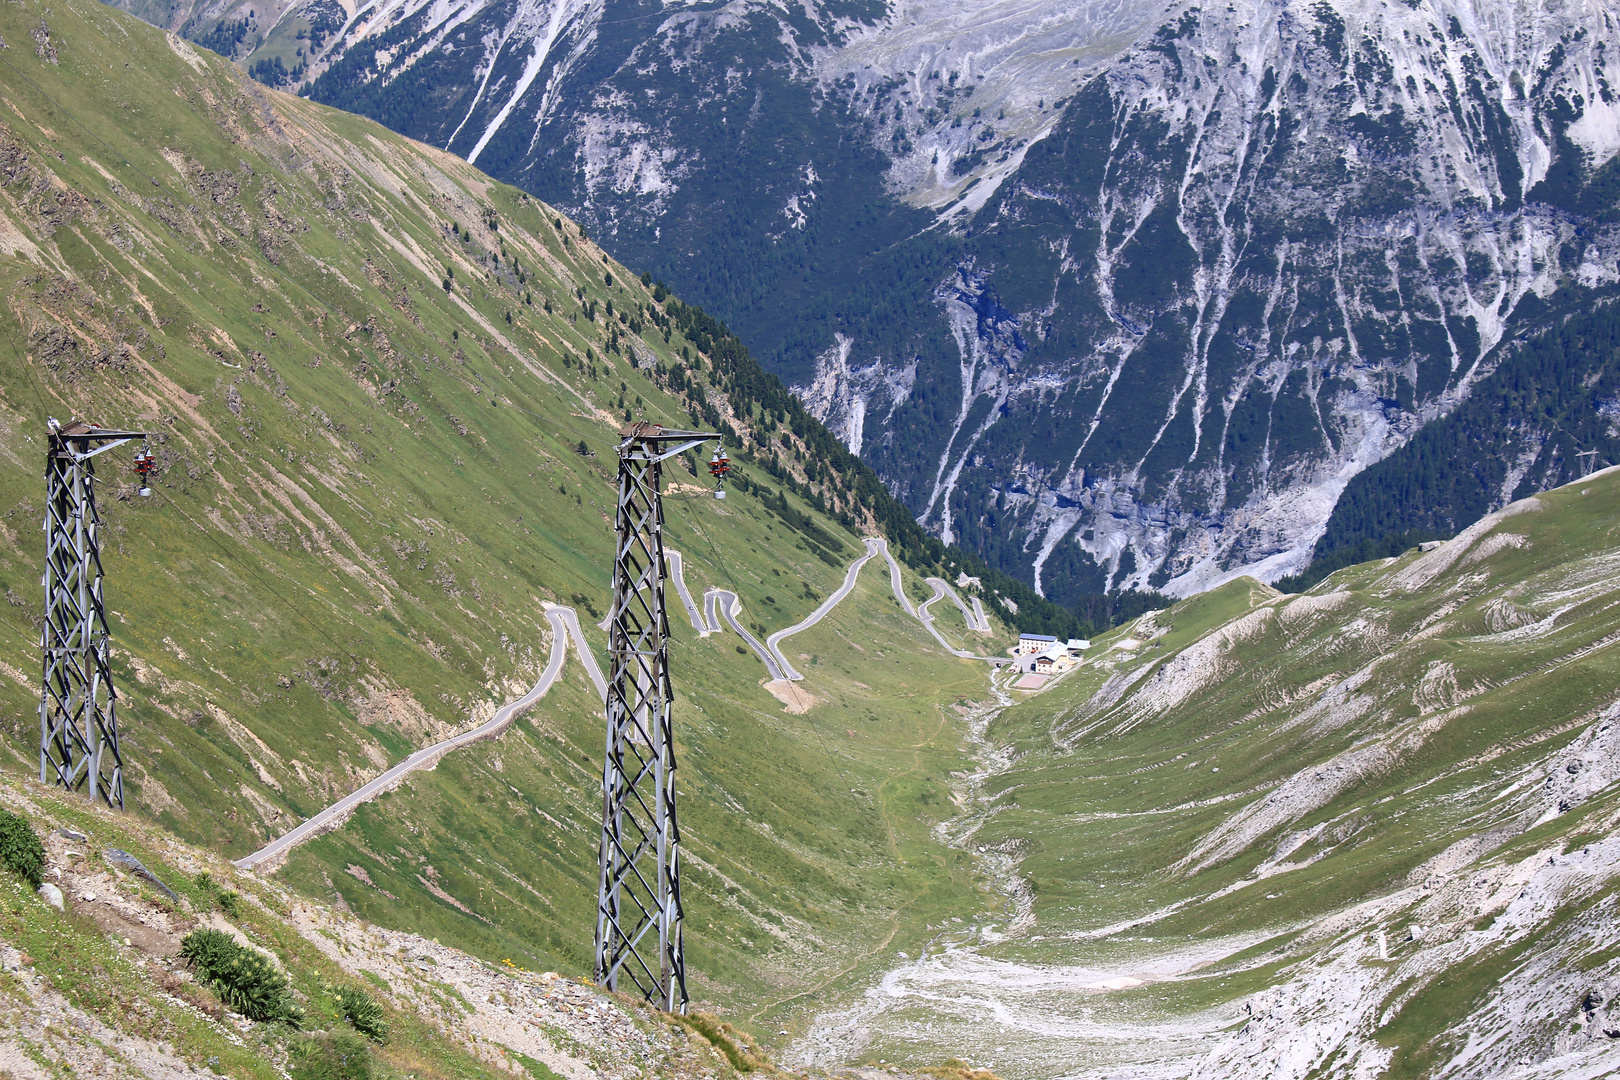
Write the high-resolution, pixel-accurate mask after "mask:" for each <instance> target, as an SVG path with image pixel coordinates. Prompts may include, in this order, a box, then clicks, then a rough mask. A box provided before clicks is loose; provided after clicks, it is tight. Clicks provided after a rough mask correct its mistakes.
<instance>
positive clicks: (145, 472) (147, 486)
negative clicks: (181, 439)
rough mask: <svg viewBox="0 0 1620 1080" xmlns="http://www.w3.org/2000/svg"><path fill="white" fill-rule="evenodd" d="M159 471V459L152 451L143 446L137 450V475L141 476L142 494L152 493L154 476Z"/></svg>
mask: <svg viewBox="0 0 1620 1080" xmlns="http://www.w3.org/2000/svg"><path fill="white" fill-rule="evenodd" d="M156 472H157V460H156V459H155V458H153V457H152V451H150V450H148V449H146V448H144V447H143V448H141V449H140V450H138V451H136V452H135V475H136V476H139V477H140V478H141V489H140V494H142V495H151V494H152V476H153V474H155V473H156Z"/></svg>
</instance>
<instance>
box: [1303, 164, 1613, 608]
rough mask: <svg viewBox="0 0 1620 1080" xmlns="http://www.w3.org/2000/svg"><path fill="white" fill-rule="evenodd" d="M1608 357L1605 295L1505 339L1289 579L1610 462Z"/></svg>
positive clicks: (1439, 532)
mask: <svg viewBox="0 0 1620 1080" xmlns="http://www.w3.org/2000/svg"><path fill="white" fill-rule="evenodd" d="M1615 164H1620V160H1617V161H1616V162H1615ZM1617 364H1620V312H1617V311H1616V309H1615V306H1614V304H1613V303H1612V302H1611V303H1607V304H1603V305H1600V306H1598V307H1597V308H1595V309H1592V310H1587V311H1581V312H1577V313H1575V314H1572V315H1570V316H1569V317H1568V318H1567V320H1565V321H1564V322H1562V323H1561V324H1560V325H1557V326H1556V327H1555V328H1554V329H1551V330H1547V331H1545V332H1543V333H1541V334H1537V335H1535V336H1533V337H1531V338H1529V339H1528V340H1525V341H1521V342H1517V343H1515V344H1514V346H1513V347H1512V349H1511V350H1509V351H1507V352H1506V353H1505V354H1504V355H1503V357H1502V360H1501V363H1500V364H1499V365H1498V367H1497V369H1496V370H1495V371H1494V372H1492V373H1491V375H1490V376H1489V377H1488V378H1485V379H1483V380H1481V381H1480V382H1479V383H1478V384H1477V385H1476V386H1475V387H1474V390H1473V393H1472V394H1471V395H1470V396H1469V398H1468V400H1467V401H1465V402H1464V403H1463V404H1462V405H1460V406H1459V407H1458V408H1457V409H1456V411H1454V412H1452V413H1451V414H1450V415H1449V416H1447V417H1445V418H1444V419H1442V420H1436V421H1435V422H1433V423H1432V424H1429V425H1428V426H1427V427H1425V428H1424V429H1423V430H1422V431H1421V432H1419V433H1418V435H1417V436H1416V437H1415V438H1413V439H1412V441H1410V442H1408V443H1407V444H1406V445H1405V446H1403V447H1401V448H1400V449H1399V450H1397V451H1396V452H1395V453H1393V454H1391V455H1390V456H1389V457H1387V458H1385V459H1384V460H1383V461H1381V462H1379V463H1378V464H1377V465H1375V466H1373V467H1372V468H1370V469H1368V470H1367V471H1366V472H1364V473H1361V474H1360V475H1358V476H1357V477H1356V478H1355V479H1354V480H1352V481H1350V484H1349V486H1348V487H1346V488H1345V491H1344V494H1343V495H1342V496H1340V498H1339V502H1338V505H1336V506H1335V507H1334V508H1333V516H1332V517H1331V518H1329V519H1328V525H1327V531H1326V532H1324V533H1323V534H1322V538H1321V539H1320V540H1318V541H1317V542H1316V549H1315V551H1314V552H1313V553H1312V559H1311V565H1310V566H1309V567H1308V568H1307V569H1306V571H1305V576H1304V578H1302V579H1301V580H1300V581H1298V582H1295V583H1294V584H1296V585H1297V584H1314V583H1315V582H1317V581H1320V580H1321V579H1322V578H1324V577H1326V576H1327V575H1328V574H1330V573H1332V572H1333V571H1334V570H1337V569H1338V568H1339V567H1341V566H1349V565H1351V564H1353V563H1357V562H1364V561H1366V560H1367V559H1370V558H1375V557H1378V556H1389V555H1397V554H1399V553H1401V552H1403V551H1405V550H1406V549H1407V548H1409V547H1411V546H1412V545H1413V544H1416V543H1419V542H1421V541H1425V540H1433V539H1435V538H1437V537H1450V536H1451V535H1453V534H1454V533H1456V532H1457V531H1458V530H1460V529H1462V528H1464V527H1466V526H1468V525H1472V524H1473V523H1474V522H1475V521H1478V520H1479V519H1480V518H1482V517H1484V516H1485V515H1486V514H1487V513H1489V512H1491V511H1492V510H1499V509H1501V508H1502V507H1503V506H1506V505H1507V504H1508V503H1510V502H1513V501H1514V500H1516V499H1521V498H1524V497H1525V496H1527V495H1531V494H1533V493H1535V492H1537V491H1544V490H1546V489H1548V488H1554V487H1558V486H1559V485H1561V484H1564V483H1567V482H1569V481H1571V480H1576V479H1579V478H1580V477H1582V476H1585V475H1587V474H1588V473H1591V472H1593V471H1595V470H1597V469H1602V468H1607V467H1608V466H1610V465H1613V464H1615V463H1616V462H1617V461H1620V428H1617V427H1616V421H1620V372H1617V371H1616V365H1617ZM1282 584H1285V583H1284V582H1279V585H1282Z"/></svg>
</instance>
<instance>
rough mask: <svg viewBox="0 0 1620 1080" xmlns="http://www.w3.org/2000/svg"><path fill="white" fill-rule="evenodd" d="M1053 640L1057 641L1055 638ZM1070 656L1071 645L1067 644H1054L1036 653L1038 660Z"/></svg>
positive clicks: (1061, 658)
mask: <svg viewBox="0 0 1620 1080" xmlns="http://www.w3.org/2000/svg"><path fill="white" fill-rule="evenodd" d="M1052 640H1053V641H1056V640H1057V639H1056V638H1053V639H1052ZM1068 656H1069V647H1068V646H1067V645H1053V646H1051V647H1050V648H1046V649H1042V650H1041V651H1040V652H1038V653H1036V654H1035V659H1037V660H1065V659H1067V658H1068Z"/></svg>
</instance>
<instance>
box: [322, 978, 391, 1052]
mask: <svg viewBox="0 0 1620 1080" xmlns="http://www.w3.org/2000/svg"><path fill="white" fill-rule="evenodd" d="M332 997H333V998H335V999H336V1000H337V1005H338V1011H339V1012H341V1013H342V1014H343V1019H345V1020H347V1021H348V1022H349V1024H350V1026H351V1027H353V1028H354V1030H356V1031H358V1032H359V1033H360V1034H362V1035H364V1036H366V1038H368V1039H375V1040H376V1041H377V1042H386V1041H387V1039H388V1021H387V1020H386V1019H385V1018H384V1017H383V1008H382V1006H381V1005H379V1004H377V999H376V998H374V997H372V996H371V995H370V994H368V993H366V992H365V991H364V990H362V989H360V988H359V987H358V986H340V987H338V988H337V989H336V990H334V991H332Z"/></svg>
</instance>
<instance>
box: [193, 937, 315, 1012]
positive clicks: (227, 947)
mask: <svg viewBox="0 0 1620 1080" xmlns="http://www.w3.org/2000/svg"><path fill="white" fill-rule="evenodd" d="M180 955H181V957H183V958H184V959H185V961H186V962H187V963H188V964H190V965H191V966H192V967H193V968H194V969H196V971H197V977H198V978H199V979H200V980H202V981H203V982H205V983H207V984H208V985H209V986H210V987H212V988H213V991H214V993H216V994H218V995H219V999H220V1000H221V1001H223V1002H224V1003H225V1006H226V1007H227V1008H229V1009H230V1010H231V1011H232V1012H235V1013H240V1014H241V1015H242V1016H245V1017H247V1018H248V1019H249V1020H280V1021H282V1022H284V1023H288V1024H292V1025H294V1026H297V1025H298V1023H299V1022H300V1021H301V1020H302V1019H303V1017H302V1015H301V1014H300V1013H299V1011H298V1006H297V1005H295V1004H294V1003H293V999H292V991H291V989H290V988H289V987H288V985H287V976H285V975H283V974H282V973H281V972H280V971H279V970H277V968H276V965H275V962H274V961H272V960H271V959H270V958H269V957H268V956H266V955H265V954H264V953H262V952H260V951H259V950H257V949H247V948H243V947H242V946H241V945H238V944H237V943H236V942H235V941H234V940H233V939H232V938H231V936H230V935H229V934H227V933H225V932H224V931H222V930H194V931H192V932H191V933H189V934H187V935H186V936H185V937H184V938H183V939H182V940H181V942H180Z"/></svg>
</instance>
